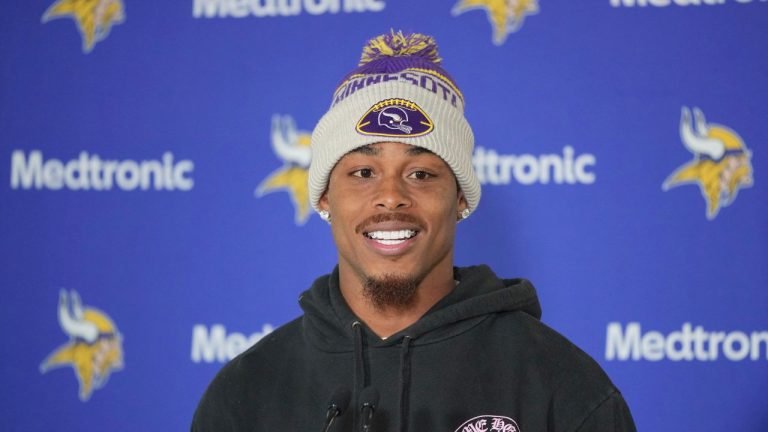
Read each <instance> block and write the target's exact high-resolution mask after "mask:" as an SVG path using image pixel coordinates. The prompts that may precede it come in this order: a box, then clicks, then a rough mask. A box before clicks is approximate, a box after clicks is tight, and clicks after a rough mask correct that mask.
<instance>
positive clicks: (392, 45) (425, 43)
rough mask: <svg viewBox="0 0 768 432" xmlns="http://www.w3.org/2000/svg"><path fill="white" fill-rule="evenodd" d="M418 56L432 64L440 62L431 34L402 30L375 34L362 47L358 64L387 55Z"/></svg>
mask: <svg viewBox="0 0 768 432" xmlns="http://www.w3.org/2000/svg"><path fill="white" fill-rule="evenodd" d="M407 56H413V57H420V58H421V59H422V60H426V61H429V62H431V63H434V64H438V65H439V64H440V61H441V59H440V56H439V55H438V54H437V44H436V43H435V40H434V39H433V38H432V36H427V35H423V34H420V33H408V34H403V32H402V31H397V32H395V31H394V30H390V32H389V33H385V34H383V35H380V36H377V37H375V38H373V39H371V40H370V41H368V44H367V45H366V46H365V47H363V54H362V56H361V57H360V63H358V66H363V65H365V64H368V63H370V62H373V61H375V60H379V59H384V58H387V57H407Z"/></svg>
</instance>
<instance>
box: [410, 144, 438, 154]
mask: <svg viewBox="0 0 768 432" xmlns="http://www.w3.org/2000/svg"><path fill="white" fill-rule="evenodd" d="M405 153H406V154H407V155H409V156H417V155H420V154H424V153H428V154H435V153H433V152H432V151H430V150H427V149H425V148H424V147H416V146H411V147H410V148H409V149H408V150H406V151H405Z"/></svg>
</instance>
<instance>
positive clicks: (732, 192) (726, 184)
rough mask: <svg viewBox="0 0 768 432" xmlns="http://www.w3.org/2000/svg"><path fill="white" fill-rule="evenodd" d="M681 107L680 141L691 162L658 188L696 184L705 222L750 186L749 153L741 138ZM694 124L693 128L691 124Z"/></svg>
mask: <svg viewBox="0 0 768 432" xmlns="http://www.w3.org/2000/svg"><path fill="white" fill-rule="evenodd" d="M693 117H694V119H691V111H690V110H689V109H688V108H687V107H683V109H682V115H681V118H680V139H681V140H682V141H683V145H684V146H685V148H687V149H688V151H690V152H691V153H693V160H691V161H690V162H688V163H686V164H684V165H682V166H681V167H679V168H678V169H677V170H676V171H675V172H673V173H672V174H671V175H670V176H669V177H668V178H667V179H666V180H665V181H664V184H663V185H662V189H663V190H664V191H667V190H669V189H671V188H673V187H676V186H680V185H683V184H696V185H698V186H699V189H701V194H702V195H703V196H704V200H705V201H706V202H707V219H709V220H712V219H714V218H715V216H717V214H718V213H719V212H720V209H721V208H723V207H726V206H728V205H730V204H731V203H733V201H734V200H735V199H736V195H737V194H738V192H739V189H741V188H746V187H749V186H752V162H751V159H752V152H751V151H750V150H749V149H748V148H747V146H746V145H745V144H744V141H743V140H742V139H741V137H740V136H739V135H738V134H737V133H736V132H734V131H733V130H731V129H729V128H728V127H726V126H722V125H718V124H714V123H707V121H706V120H705V119H704V113H702V112H701V110H700V109H698V108H694V109H693ZM694 120H695V126H694V125H693V124H692V123H693V121H694Z"/></svg>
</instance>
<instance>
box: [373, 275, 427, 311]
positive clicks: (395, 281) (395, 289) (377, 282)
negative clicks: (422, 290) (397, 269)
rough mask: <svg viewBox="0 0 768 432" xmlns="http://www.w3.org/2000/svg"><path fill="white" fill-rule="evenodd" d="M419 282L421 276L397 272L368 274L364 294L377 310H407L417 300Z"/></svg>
mask: <svg viewBox="0 0 768 432" xmlns="http://www.w3.org/2000/svg"><path fill="white" fill-rule="evenodd" d="M419 283H421V280H420V278H415V277H407V276H403V275H396V274H385V275H382V276H379V277H373V276H366V278H365V280H364V281H363V295H364V296H365V298H367V299H368V301H370V302H371V304H372V305H373V307H374V308H375V309H377V310H380V311H383V310H386V309H396V310H407V309H409V308H411V307H412V306H413V304H414V303H415V301H416V288H417V287H418V286H419Z"/></svg>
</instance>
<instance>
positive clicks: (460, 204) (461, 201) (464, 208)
mask: <svg viewBox="0 0 768 432" xmlns="http://www.w3.org/2000/svg"><path fill="white" fill-rule="evenodd" d="M456 208H457V209H458V210H459V213H458V215H457V216H456V221H457V222H459V221H462V220H464V219H466V218H468V217H469V214H470V213H471V211H470V210H469V205H468V204H467V199H466V198H464V192H462V191H461V189H459V196H458V198H457V205H456Z"/></svg>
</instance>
